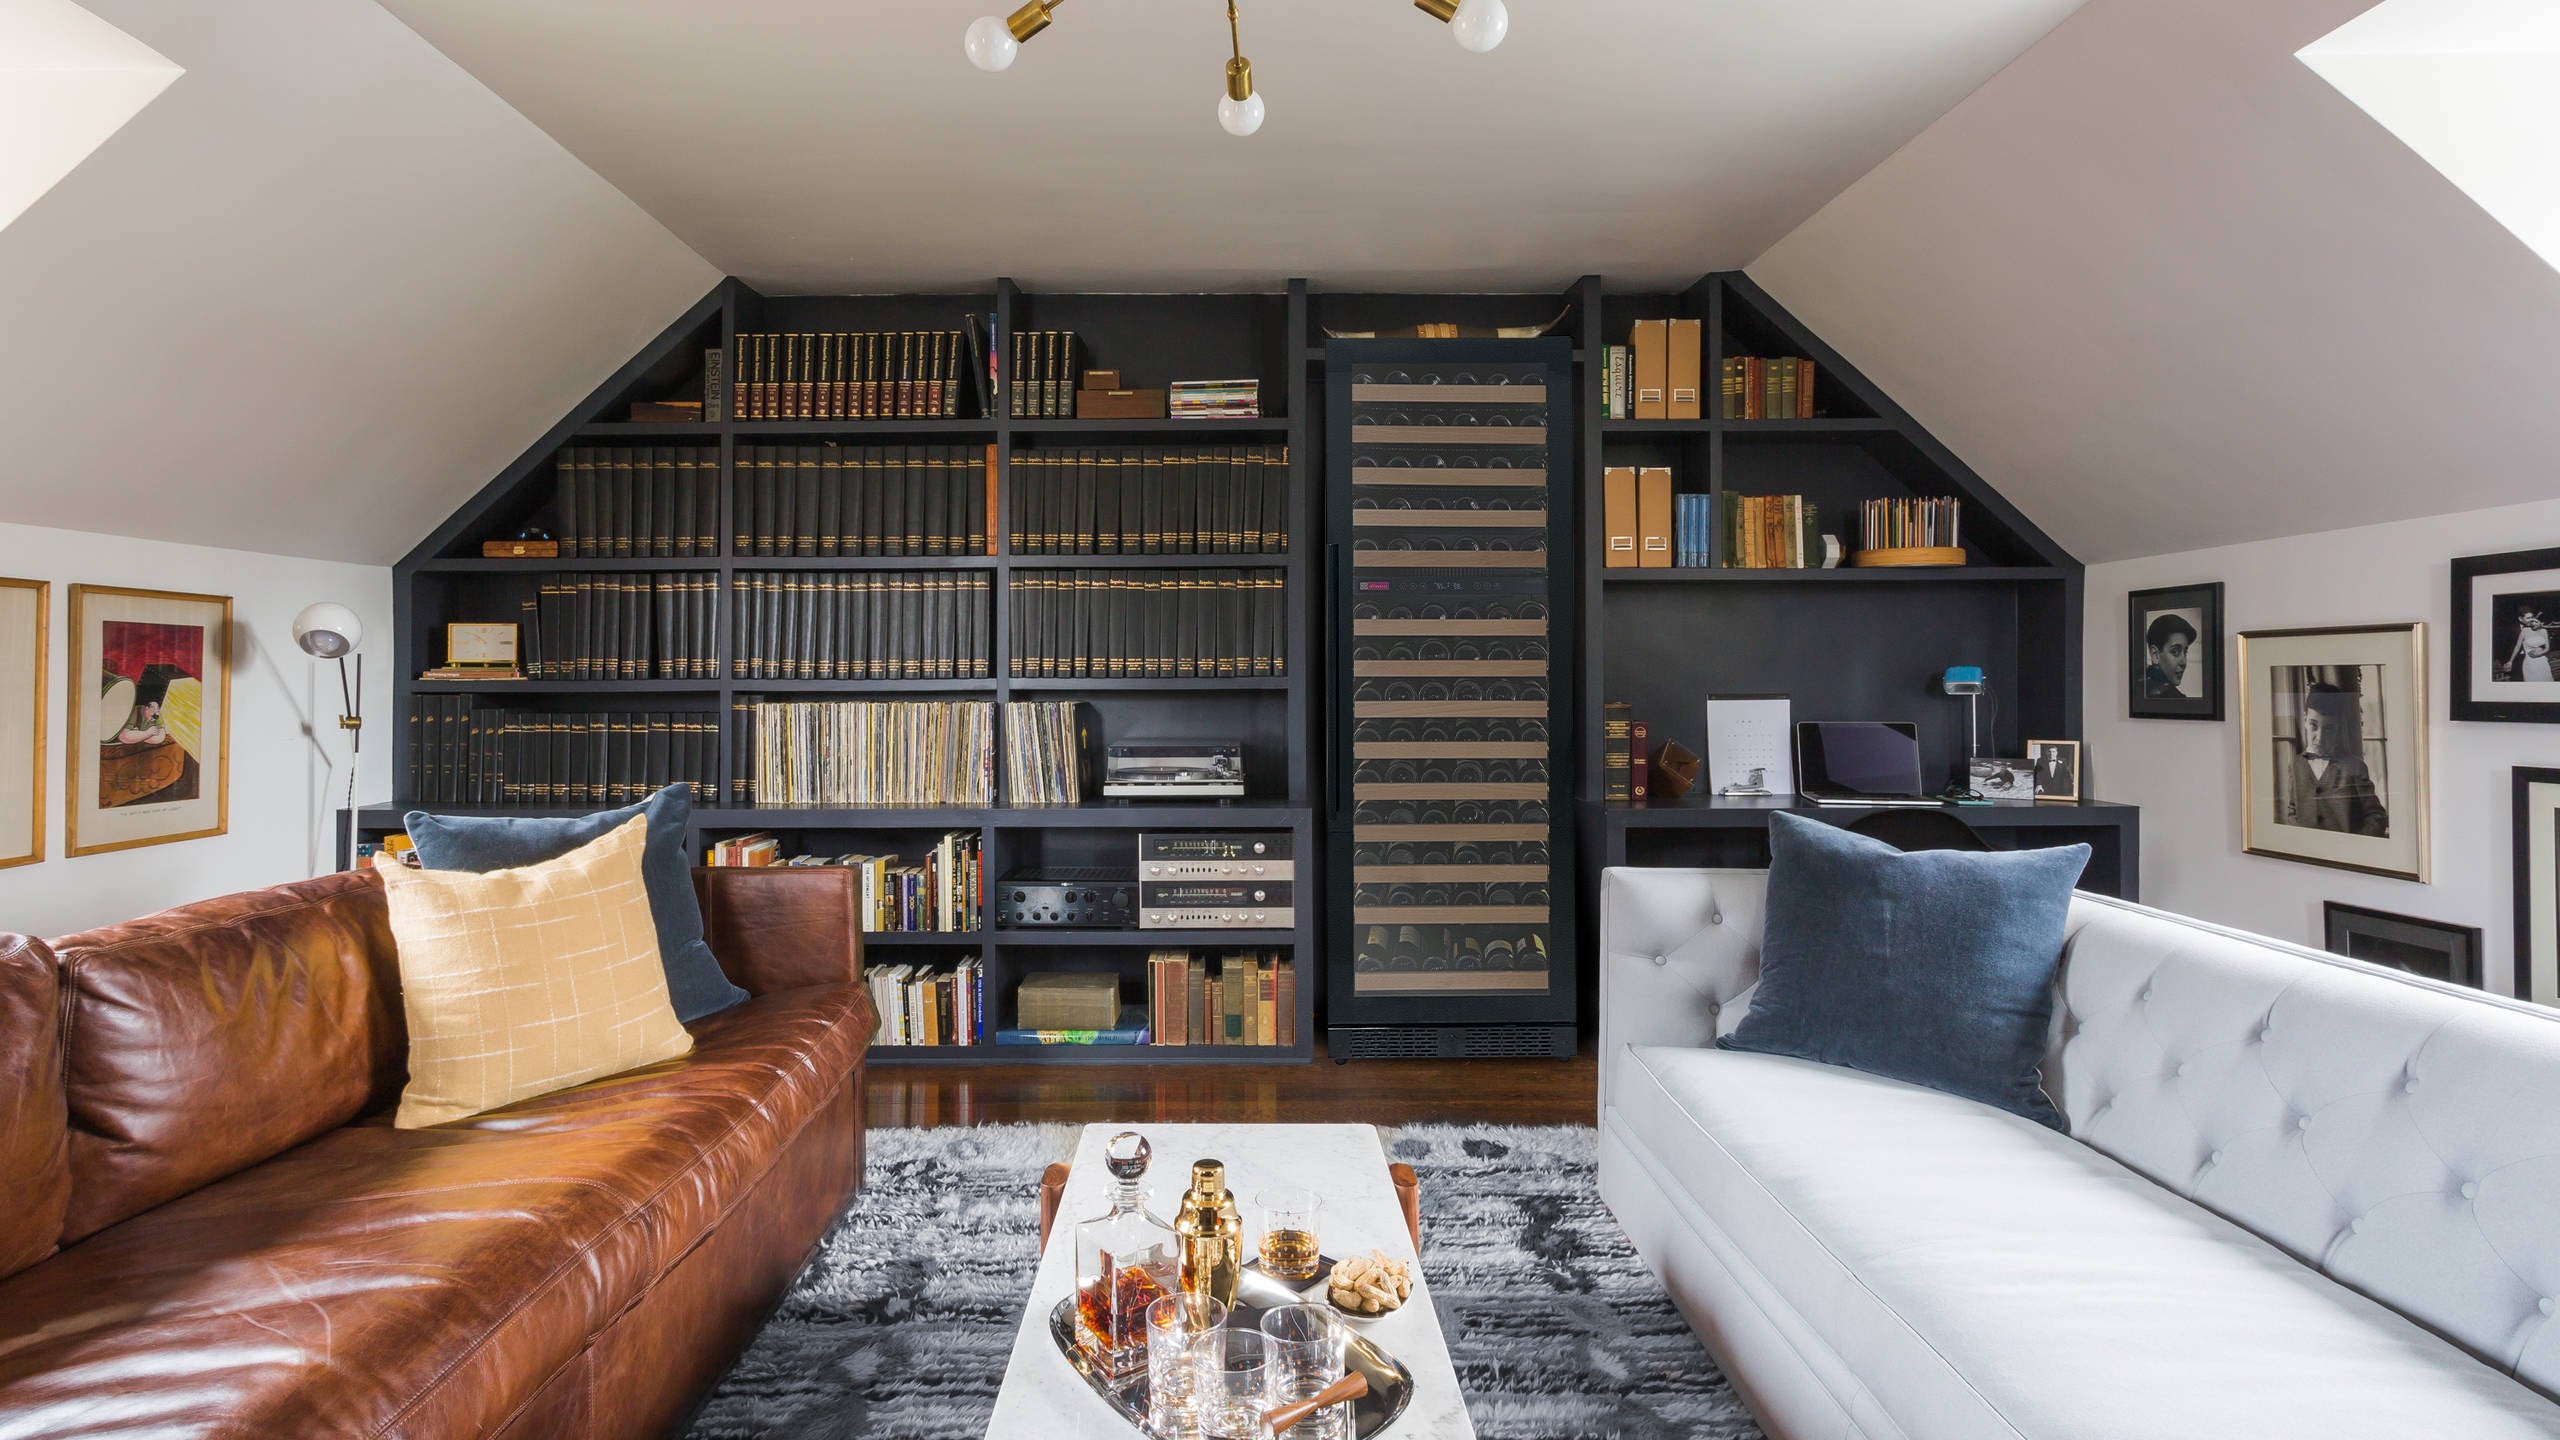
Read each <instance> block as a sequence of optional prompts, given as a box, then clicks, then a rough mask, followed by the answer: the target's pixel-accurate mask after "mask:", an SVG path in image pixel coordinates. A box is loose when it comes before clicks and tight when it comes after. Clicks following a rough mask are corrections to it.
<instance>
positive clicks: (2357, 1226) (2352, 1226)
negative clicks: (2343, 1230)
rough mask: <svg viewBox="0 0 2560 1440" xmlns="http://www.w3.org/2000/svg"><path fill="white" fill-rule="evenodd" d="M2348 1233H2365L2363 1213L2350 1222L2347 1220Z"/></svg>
mask: <svg viewBox="0 0 2560 1440" xmlns="http://www.w3.org/2000/svg"><path fill="white" fill-rule="evenodd" d="M2347 1233H2348V1234H2350V1235H2361V1234H2363V1233H2364V1217H2363V1216H2361V1215H2359V1216H2357V1217H2356V1218H2354V1219H2353V1220H2350V1221H2348V1222H2347Z"/></svg>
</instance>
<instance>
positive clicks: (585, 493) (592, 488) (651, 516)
mask: <svg viewBox="0 0 2560 1440" xmlns="http://www.w3.org/2000/svg"><path fill="white" fill-rule="evenodd" d="M552 463H553V471H554V474H555V475H556V477H557V479H558V483H559V490H558V495H557V499H556V501H555V504H554V506H553V509H554V511H555V520H556V523H557V525H558V532H557V535H558V539H559V541H560V553H561V555H562V556H563V557H565V558H569V559H576V560H646V559H652V558H657V559H667V558H675V557H685V556H695V555H717V554H719V553H720V451H719V448H718V447H717V446H711V445H656V446H650V445H573V446H571V447H569V448H568V449H566V450H563V451H561V452H560V454H559V456H558V457H557V458H556V459H555V460H554V461H553V462H552Z"/></svg>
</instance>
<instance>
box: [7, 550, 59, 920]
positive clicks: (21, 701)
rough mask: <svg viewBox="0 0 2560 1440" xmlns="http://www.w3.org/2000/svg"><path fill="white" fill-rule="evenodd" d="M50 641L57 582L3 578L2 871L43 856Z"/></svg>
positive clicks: (50, 668)
mask: <svg viewBox="0 0 2560 1440" xmlns="http://www.w3.org/2000/svg"><path fill="white" fill-rule="evenodd" d="M52 640H53V582H52V581H50V580H11V579H5V578H0V870H6V869H8V868H10V867H11V866H15V865H33V864H35V863H36V862H37V861H39V860H42V859H43V858H44V842H45V834H44V828H45V827H44V770H45V766H44V742H45V721H46V720H47V718H48V716H47V713H46V701H47V698H48V692H47V689H46V685H47V682H48V681H49V680H50V679H51V677H52V659H53V656H52V649H51V646H52ZM21 823H23V824H24V825H25V826H26V830H25V832H24V833H23V834H21V833H20V832H19V829H18V827H19V825H20V824H21Z"/></svg>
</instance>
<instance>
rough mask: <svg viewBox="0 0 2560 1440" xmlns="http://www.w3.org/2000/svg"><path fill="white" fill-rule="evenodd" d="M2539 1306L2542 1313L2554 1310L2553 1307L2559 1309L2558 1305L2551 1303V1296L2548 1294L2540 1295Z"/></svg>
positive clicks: (2546, 1313)
mask: <svg viewBox="0 0 2560 1440" xmlns="http://www.w3.org/2000/svg"><path fill="white" fill-rule="evenodd" d="M2540 1308H2541V1310H2542V1313H2543V1314H2545V1315H2548V1314H2550V1313H2551V1312H2552V1311H2553V1310H2555V1309H2560V1306H2555V1305H2554V1304H2552V1301H2551V1297H2550V1296H2548V1295H2545V1296H2543V1297H2542V1305H2541V1307H2540Z"/></svg>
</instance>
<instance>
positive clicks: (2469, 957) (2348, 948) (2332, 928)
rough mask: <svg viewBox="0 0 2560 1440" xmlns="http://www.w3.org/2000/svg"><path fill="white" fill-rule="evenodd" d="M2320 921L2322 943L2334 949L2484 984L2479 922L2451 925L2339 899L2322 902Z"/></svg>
mask: <svg viewBox="0 0 2560 1440" xmlns="http://www.w3.org/2000/svg"><path fill="white" fill-rule="evenodd" d="M2320 922H2321V923H2320V930H2321V935H2320V948H2321V949H2323V950H2326V951H2328V952H2329V953H2330V954H2332V955H2344V956H2346V957H2347V958H2348V959H2350V960H2362V961H2365V962H2366V963H2368V964H2373V965H2387V966H2389V967H2391V968H2392V969H2394V970H2404V971H2407V972H2408V973H2409V974H2412V975H2423V976H2425V977H2426V978H2427V979H2430V980H2442V981H2444V982H2445V983H2446V984H2448V985H2468V986H2470V987H2471V988H2472V989H2474V990H2477V989H2480V988H2481V984H2482V981H2481V972H2480V944H2481V942H2480V927H2479V926H2477V925H2448V924H2445V923H2444V922H2443V921H2441V920H2422V919H2420V918H2418V917H2417V916H2415V915H2394V914H2392V913H2391V912H2390V911H2388V910H2371V909H2367V908H2366V907H2364V906H2362V905H2345V904H2341V903H2339V902H2338V901H2335V900H2331V901H2328V902H2326V903H2325V904H2323V905H2322V906H2321V908H2320Z"/></svg>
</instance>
